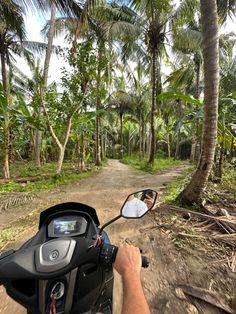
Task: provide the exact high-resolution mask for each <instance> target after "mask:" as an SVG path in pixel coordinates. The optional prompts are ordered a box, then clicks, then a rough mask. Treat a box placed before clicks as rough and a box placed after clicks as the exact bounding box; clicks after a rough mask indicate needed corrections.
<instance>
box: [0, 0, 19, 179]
mask: <svg viewBox="0 0 236 314" xmlns="http://www.w3.org/2000/svg"><path fill="white" fill-rule="evenodd" d="M0 13H1V14H3V15H2V16H1V22H0V55H1V72H2V73H1V74H2V84H3V92H4V96H5V98H6V101H7V106H9V96H10V87H9V77H8V72H7V64H9V61H10V58H11V53H10V50H12V51H19V48H20V47H19V42H20V41H22V40H23V38H24V37H25V32H24V20H23V15H22V10H21V8H20V7H19V6H18V5H16V4H15V3H14V2H13V1H11V0H10V1H8V0H7V1H5V0H4V1H2V2H1V4H0ZM3 129H4V167H3V174H4V178H6V179H9V178H10V169H9V146H10V115H9V112H8V111H6V112H5V114H4V126H3Z"/></svg>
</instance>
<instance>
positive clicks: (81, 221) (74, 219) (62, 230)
mask: <svg viewBox="0 0 236 314" xmlns="http://www.w3.org/2000/svg"><path fill="white" fill-rule="evenodd" d="M87 224H88V223H87V220H86V219H85V218H84V217H82V216H70V215H68V216H62V217H58V218H55V219H53V220H52V221H51V222H50V224H49V225H48V236H49V237H56V238H59V237H63V236H78V235H82V234H84V233H85V232H86V228H87Z"/></svg>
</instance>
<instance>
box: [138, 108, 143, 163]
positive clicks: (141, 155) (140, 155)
mask: <svg viewBox="0 0 236 314" xmlns="http://www.w3.org/2000/svg"><path fill="white" fill-rule="evenodd" d="M142 158H143V138H142V113H141V110H140V113H139V159H140V160H141V159H142Z"/></svg>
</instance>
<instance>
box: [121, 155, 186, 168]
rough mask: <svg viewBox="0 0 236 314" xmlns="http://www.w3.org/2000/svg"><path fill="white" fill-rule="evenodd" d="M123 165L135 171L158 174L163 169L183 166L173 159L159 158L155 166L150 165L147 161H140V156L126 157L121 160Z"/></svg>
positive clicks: (181, 162) (180, 162)
mask: <svg viewBox="0 0 236 314" xmlns="http://www.w3.org/2000/svg"><path fill="white" fill-rule="evenodd" d="M121 162H122V163H124V164H127V165H130V166H132V167H133V168H135V169H138V170H142V171H146V172H157V171H161V170H163V169H166V168H169V167H172V166H177V165H181V164H183V161H181V160H174V159H172V158H162V157H157V158H156V159H155V161H154V164H153V165H149V164H148V163H147V161H146V159H142V160H140V159H139V156H137V155H132V156H126V157H125V158H123V159H122V160H121Z"/></svg>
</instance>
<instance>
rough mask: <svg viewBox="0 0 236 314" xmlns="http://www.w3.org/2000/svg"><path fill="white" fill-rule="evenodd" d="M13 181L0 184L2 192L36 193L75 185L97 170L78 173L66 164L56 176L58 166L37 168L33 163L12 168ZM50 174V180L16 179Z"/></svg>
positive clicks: (50, 165) (16, 165) (48, 165)
mask: <svg viewBox="0 0 236 314" xmlns="http://www.w3.org/2000/svg"><path fill="white" fill-rule="evenodd" d="M11 170H12V172H11V173H12V178H13V179H12V181H9V182H7V183H2V184H0V193H1V192H34V191H40V190H47V189H52V188H55V187H58V186H60V185H64V184H68V183H73V182H75V181H77V180H80V179H83V178H86V177H88V176H91V175H93V174H94V173H96V168H95V169H92V170H91V171H87V172H83V173H76V172H75V171H74V169H73V168H72V164H69V163H68V164H65V165H64V166H63V171H62V173H61V174H60V175H55V171H56V164H54V163H53V164H46V165H43V166H42V167H40V168H37V167H35V166H34V165H33V164H32V163H29V164H26V163H25V164H21V166H20V164H19V163H17V164H15V165H13V166H12V169H11ZM45 173H46V174H49V178H43V177H42V179H40V180H38V181H35V182H30V181H28V182H25V183H17V182H15V181H14V177H19V178H21V177H33V176H37V175H42V174H45Z"/></svg>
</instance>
